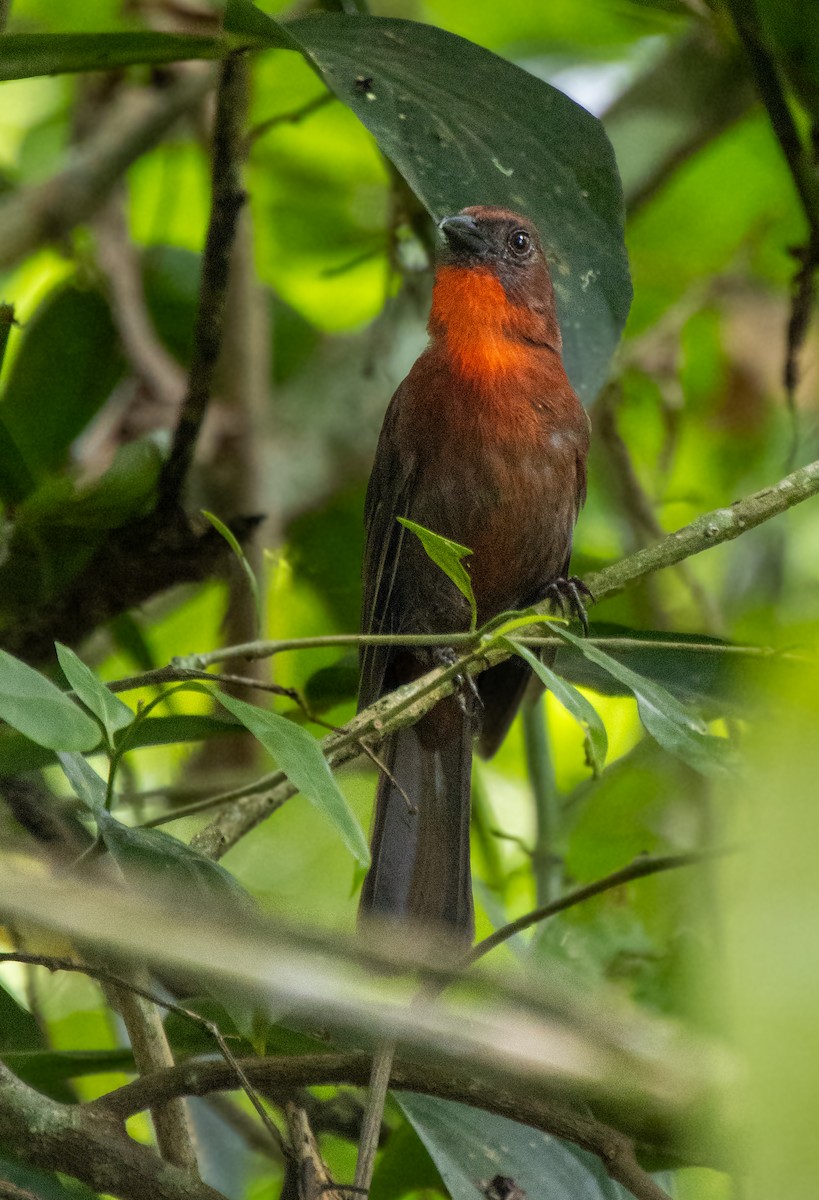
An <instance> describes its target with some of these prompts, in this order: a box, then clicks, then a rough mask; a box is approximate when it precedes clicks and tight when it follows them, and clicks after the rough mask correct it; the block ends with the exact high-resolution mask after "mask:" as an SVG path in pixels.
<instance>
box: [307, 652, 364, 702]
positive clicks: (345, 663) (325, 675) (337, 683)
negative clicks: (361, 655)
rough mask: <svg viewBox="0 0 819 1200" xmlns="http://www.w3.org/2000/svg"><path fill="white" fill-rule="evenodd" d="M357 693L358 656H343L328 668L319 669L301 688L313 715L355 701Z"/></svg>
mask: <svg viewBox="0 0 819 1200" xmlns="http://www.w3.org/2000/svg"><path fill="white" fill-rule="evenodd" d="M357 693H358V655H356V654H345V655H344V656H343V657H342V658H340V659H339V660H338V662H335V663H333V664H332V666H329V667H319V669H318V671H314V672H313V674H312V675H311V676H310V677H309V679H308V680H307V681H306V683H305V684H304V686H303V688H302V695H303V696H304V699H305V700H306V701H307V704H308V705H309V707H310V711H311V712H313V713H322V712H326V711H327V710H328V709H330V708H334V707H335V705H336V704H344V703H345V702H347V701H350V700H355V698H356V695H357Z"/></svg>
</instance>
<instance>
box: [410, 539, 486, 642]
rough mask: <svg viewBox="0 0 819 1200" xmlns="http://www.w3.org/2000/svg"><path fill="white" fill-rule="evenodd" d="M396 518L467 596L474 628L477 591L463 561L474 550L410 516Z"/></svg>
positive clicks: (476, 615)
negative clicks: (413, 519) (473, 589)
mask: <svg viewBox="0 0 819 1200" xmlns="http://www.w3.org/2000/svg"><path fill="white" fill-rule="evenodd" d="M396 519H397V520H398V522H399V524H400V525H405V526H406V527H407V529H409V530H411V531H412V533H414V534H415V536H416V537H417V538H418V540H419V541H420V543H421V545H422V546H423V547H424V549H425V550H426V552H427V554H428V555H429V557H430V558H431V559H432V561H433V562H434V563H435V565H436V567H440V568H441V570H442V571H443V573H444V574H445V575H446V576H447V578H448V579H451V580H452V582H453V583H454V584H455V587H456V588H457V589H458V591H459V592H460V593H461V595H462V596H465V597H466V599H467V601H468V602H469V609H470V612H471V614H472V619H471V622H470V627H471V628H472V629H474V628H475V626H476V624H477V621H478V608H477V605H476V603H475V593H474V592H473V591H472V580H471V579H470V577H469V572H468V571H467V569H466V567H465V566H464V563H463V560H464V559H465V558H468V557H469V555H470V554H471V553H472V551H471V550H470V549H469V547H468V546H462V545H461V544H460V543H459V542H453V541H452V540H451V539H450V538H445V537H442V536H441V534H440V533H433V531H432V530H431V529H425V528H424V526H423V525H418V524H417V523H416V522H415V521H410V520H409V518H408V517H398V518H396Z"/></svg>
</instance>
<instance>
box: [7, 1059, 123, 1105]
mask: <svg viewBox="0 0 819 1200" xmlns="http://www.w3.org/2000/svg"><path fill="white" fill-rule="evenodd" d="M2 1057H3V1062H4V1063H5V1064H6V1066H7V1067H8V1068H9V1069H10V1070H12V1071H13V1072H14V1074H15V1075H19V1077H20V1078H21V1079H24V1080H25V1081H26V1083H28V1084H30V1085H31V1087H34V1088H36V1089H37V1090H38V1091H39V1092H45V1094H46V1095H48V1096H52V1095H53V1094H54V1092H53V1089H54V1087H55V1086H56V1085H58V1084H60V1083H65V1082H66V1080H69V1079H78V1078H79V1077H80V1076H84V1075H103V1074H107V1073H108V1072H109V1071H133V1070H134V1056H133V1054H132V1053H131V1051H130V1050H129V1049H125V1048H122V1049H115V1050H23V1051H11V1052H4V1054H3V1056H2ZM71 1098H72V1099H75V1097H71Z"/></svg>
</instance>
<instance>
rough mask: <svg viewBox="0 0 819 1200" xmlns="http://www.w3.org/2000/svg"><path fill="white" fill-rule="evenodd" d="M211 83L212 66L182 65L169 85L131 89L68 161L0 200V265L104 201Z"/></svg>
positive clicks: (9, 262)
mask: <svg viewBox="0 0 819 1200" xmlns="http://www.w3.org/2000/svg"><path fill="white" fill-rule="evenodd" d="M212 86H213V72H212V70H211V68H210V67H208V68H206V69H203V70H201V71H200V70H195V71H186V72H185V73H184V75H183V76H182V77H181V78H180V79H179V80H178V81H177V82H175V83H173V84H172V85H171V86H170V87H168V88H164V89H162V90H154V91H151V92H147V93H146V92H133V91H129V92H128V94H127V95H126V96H124V97H123V98H122V100H121V101H120V102H119V103H118V104H117V105H115V106H113V107H112V109H111V112H110V113H109V114H108V115H107V116H106V119H105V122H104V124H102V125H101V126H100V127H99V128H98V129H97V131H96V132H95V133H94V135H93V136H92V137H90V138H88V140H87V141H86V142H83V143H82V144H81V145H79V146H76V147H75V148H74V149H73V151H72V155H71V160H70V162H69V163H68V164H67V165H66V166H65V167H64V168H63V170H62V171H59V172H58V173H57V174H56V175H53V176H52V177H51V178H50V179H47V180H45V181H44V182H43V183H38V184H33V185H32V186H31V187H28V188H23V189H21V190H20V191H17V192H14V193H12V194H11V195H10V196H9V197H8V198H6V199H4V200H3V201H2V202H0V269H5V268H7V267H11V266H13V265H14V264H15V263H18V262H20V261H21V260H22V259H24V258H27V257H28V255H29V254H31V253H32V251H33V250H36V249H37V247H38V246H41V245H43V244H44V243H47V242H53V241H57V240H59V239H60V238H61V237H64V236H65V235H66V234H67V233H68V232H69V231H70V230H71V229H73V228H74V226H75V225H78V224H80V223H81V222H82V221H86V220H87V219H88V218H89V217H90V216H91V215H92V214H93V213H94V212H96V211H97V209H98V208H99V207H100V205H101V204H103V203H104V202H105V200H106V198H107V197H108V195H109V194H110V191H111V189H112V187H113V186H114V184H115V183H116V182H117V180H118V179H121V178H122V176H123V175H124V174H125V172H126V171H127V169H128V168H129V167H130V166H131V164H132V163H134V162H135V161H136V160H137V159H138V158H140V157H141V156H142V155H143V154H145V152H146V151H148V150H150V149H151V147H152V146H155V145H156V143H157V142H159V141H160V140H161V139H162V138H163V137H164V136H165V134H166V133H167V132H168V130H169V129H170V128H171V127H172V126H173V125H174V124H175V122H176V121H177V120H178V119H179V117H181V116H182V115H183V113H186V112H188V111H189V110H190V109H191V108H193V107H194V106H195V105H196V104H198V103H199V101H200V100H201V99H202V97H203V96H205V95H206V94H207V93H208V91H210V89H211V87H212Z"/></svg>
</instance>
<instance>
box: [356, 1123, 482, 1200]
mask: <svg viewBox="0 0 819 1200" xmlns="http://www.w3.org/2000/svg"><path fill="white" fill-rule="evenodd" d="M417 1192H420V1193H421V1194H422V1195H423V1196H428V1195H430V1193H432V1194H433V1195H434V1194H436V1193H445V1192H446V1189H445V1187H444V1184H443V1181H442V1179H441V1174H440V1171H439V1170H438V1168H437V1167H436V1166H435V1163H434V1162H433V1161H432V1159H431V1158H430V1156H429V1151H428V1150H427V1148H426V1146H425V1145H424V1143H423V1142H422V1141H421V1139H420V1138H419V1136H418V1134H417V1133H416V1132H415V1130H414V1129H413V1127H412V1125H411V1124H410V1122H409V1121H402V1122H401V1124H400V1125H399V1127H398V1128H397V1129H394V1130H393V1131H392V1133H391V1134H390V1136H389V1141H388V1142H387V1144H386V1146H385V1147H384V1149H383V1150H382V1151H381V1153H380V1154H379V1156H378V1163H377V1165H376V1168H375V1173H374V1174H373V1181H372V1186H371V1187H370V1193H369V1197H370V1200H402V1198H403V1197H405V1196H407V1194H413V1195H414V1194H415V1193H417ZM479 1195H480V1193H479V1192H476V1193H475V1196H476V1198H477V1196H479Z"/></svg>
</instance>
